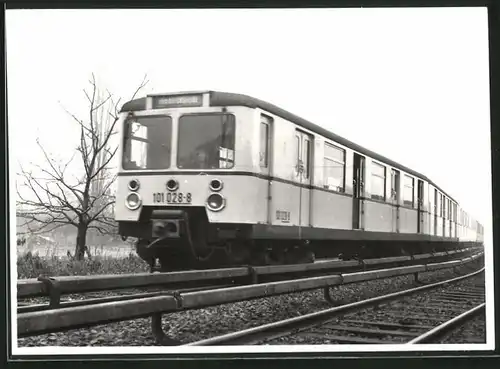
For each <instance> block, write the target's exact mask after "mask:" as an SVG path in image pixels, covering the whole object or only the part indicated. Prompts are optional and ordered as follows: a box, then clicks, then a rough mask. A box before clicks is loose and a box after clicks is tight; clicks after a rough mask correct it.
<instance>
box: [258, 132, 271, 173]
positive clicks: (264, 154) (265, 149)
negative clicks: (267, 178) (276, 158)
mask: <svg viewBox="0 0 500 369" xmlns="http://www.w3.org/2000/svg"><path fill="white" fill-rule="evenodd" d="M259 150H260V151H259V161H260V166H261V167H262V168H267V167H268V165H269V124H268V123H267V122H261V123H260V149H259Z"/></svg>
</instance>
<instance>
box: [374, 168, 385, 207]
mask: <svg viewBox="0 0 500 369" xmlns="http://www.w3.org/2000/svg"><path fill="white" fill-rule="evenodd" d="M372 164H373V165H372V178H371V187H372V188H371V198H372V199H376V200H382V201H385V176H386V168H385V167H384V166H383V165H381V164H378V163H375V162H372Z"/></svg>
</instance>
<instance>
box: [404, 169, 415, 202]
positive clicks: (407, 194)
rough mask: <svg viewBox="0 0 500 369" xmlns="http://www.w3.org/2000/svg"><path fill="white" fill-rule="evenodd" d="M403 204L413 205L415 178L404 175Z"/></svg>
mask: <svg viewBox="0 0 500 369" xmlns="http://www.w3.org/2000/svg"><path fill="white" fill-rule="evenodd" d="M404 185H405V186H404V193H403V195H404V197H403V198H404V204H405V205H408V206H411V207H413V206H414V205H415V178H413V177H410V176H407V175H405V183H404Z"/></svg>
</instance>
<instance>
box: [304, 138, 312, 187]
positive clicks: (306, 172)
mask: <svg viewBox="0 0 500 369" xmlns="http://www.w3.org/2000/svg"><path fill="white" fill-rule="evenodd" d="M304 143H305V145H304V156H303V161H304V178H309V176H310V169H309V168H310V165H309V164H310V163H311V141H309V140H305V141H304Z"/></svg>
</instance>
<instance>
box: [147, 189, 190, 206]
mask: <svg viewBox="0 0 500 369" xmlns="http://www.w3.org/2000/svg"><path fill="white" fill-rule="evenodd" d="M191 199H192V196H191V192H167V193H163V192H157V193H154V194H153V203H155V204H190V203H191Z"/></svg>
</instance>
